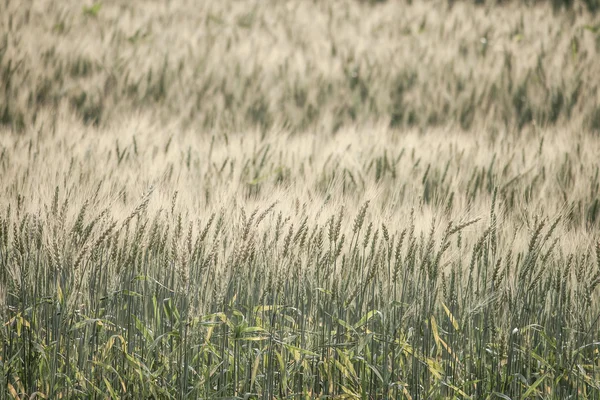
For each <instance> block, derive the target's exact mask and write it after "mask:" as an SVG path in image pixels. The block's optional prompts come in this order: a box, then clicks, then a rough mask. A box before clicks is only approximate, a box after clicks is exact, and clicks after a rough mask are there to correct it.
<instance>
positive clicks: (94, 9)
mask: <svg viewBox="0 0 600 400" xmlns="http://www.w3.org/2000/svg"><path fill="white" fill-rule="evenodd" d="M101 8H102V3H100V2H97V3H94V4H92V5H91V6H90V7H83V15H85V16H87V17H94V18H96V17H97V16H98V13H99V12H100V9H101Z"/></svg>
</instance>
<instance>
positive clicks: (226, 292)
mask: <svg viewBox="0 0 600 400" xmlns="http://www.w3.org/2000/svg"><path fill="white" fill-rule="evenodd" d="M145 120H146V119H144V118H141V117H137V118H136V119H134V120H133V121H132V122H131V124H132V125H125V126H120V127H118V128H114V129H112V130H103V131H100V132H98V131H97V130H96V129H94V128H91V127H84V126H82V125H81V124H79V123H77V122H71V123H69V122H67V121H66V120H63V122H62V123H61V124H59V125H58V126H57V127H56V132H57V133H56V134H54V135H49V134H43V133H42V134H39V133H38V131H37V130H35V129H32V130H31V132H30V133H28V134H26V135H25V136H22V137H17V136H4V137H3V147H2V149H3V150H2V152H1V153H2V156H1V165H2V174H3V177H4V178H3V179H2V181H1V182H2V183H1V184H0V185H1V186H2V187H1V189H2V190H3V191H4V192H5V193H6V194H7V195H6V196H5V197H3V201H2V208H1V212H0V214H1V215H2V217H1V219H0V226H1V229H0V232H1V234H0V265H1V269H0V271H2V272H1V275H0V279H1V280H0V289H1V290H0V295H1V296H2V304H4V306H3V307H2V309H1V313H2V314H1V315H2V320H3V321H4V324H3V325H2V328H1V330H0V332H1V335H0V338H1V340H2V344H3V349H2V353H1V354H2V355H1V361H2V364H1V365H2V372H3V379H2V381H1V383H0V385H1V388H0V392H2V393H5V396H7V397H9V398H10V397H19V398H25V397H30V396H32V395H34V394H36V395H38V396H41V397H44V396H45V397H47V398H61V397H62V398H89V397H92V398H94V397H95V398H105V397H111V398H152V397H153V398H314V397H323V398H342V397H347V398H413V399H416V398H444V397H458V398H463V397H471V398H486V397H489V396H492V398H493V397H494V395H495V396H496V397H501V398H507V397H510V398H528V397H541V398H556V399H559V398H561V399H562V398H568V397H573V398H575V397H578V398H592V399H594V398H598V395H599V393H600V383H599V382H600V355H599V354H598V347H599V343H598V338H599V337H600V336H599V332H600V326H599V316H600V308H599V306H598V304H600V302H599V301H598V300H599V298H598V293H599V291H598V284H599V283H600V247H599V246H600V244H599V242H598V240H599V237H598V234H597V232H598V223H599V220H598V217H597V213H596V212H595V211H593V210H594V209H595V208H597V207H596V206H597V201H598V200H597V198H598V197H597V196H598V192H597V191H598V182H597V180H598V175H597V171H598V164H597V159H596V158H595V155H596V154H598V153H597V152H598V146H599V143H598V140H597V139H592V138H590V137H589V136H587V135H581V136H579V137H577V136H575V135H572V134H565V133H563V132H561V131H558V132H550V131H548V132H546V133H545V135H544V140H543V141H542V140H540V137H536V136H535V135H534V134H532V135H530V136H527V137H523V136H521V137H520V136H517V135H511V134H508V133H505V134H501V135H500V136H498V135H497V134H496V135H489V136H485V135H481V136H479V140H478V141H477V143H475V142H474V141H472V140H467V139H470V136H469V135H465V134H460V133H456V132H455V133H449V132H445V131H438V132H436V131H432V132H430V133H429V134H428V136H427V139H428V140H423V139H424V136H421V135H419V134H418V133H410V132H407V133H403V134H399V133H390V132H389V131H387V130H386V129H385V128H382V127H372V128H370V129H368V130H364V131H351V130H348V131H345V132H344V134H343V135H341V136H335V137H330V136H327V135H308V134H305V135H298V136H289V137H286V136H284V135H281V134H276V133H273V134H267V135H264V134H259V133H257V134H248V133H246V134H239V135H238V134H228V135H215V136H213V137H212V138H211V137H207V136H205V135H201V136H199V135H196V134H194V133H188V134H177V135H175V136H174V137H172V138H165V137H164V136H163V133H162V132H163V131H162V129H160V128H157V127H152V126H149V125H145V124H144V123H143V121H145ZM135 126H137V128H138V129H139V130H140V131H143V132H144V134H143V135H140V136H138V135H135V134H133V132H135V131H136V129H135ZM69 132H81V133H75V134H72V133H69ZM371 138H378V141H373V140H370V139H371ZM366 143H369V144H368V145H367V146H365V144H366ZM392 143H394V144H395V145H394V146H392ZM340 148H341V149H344V151H343V152H341V151H340V150H338V149H340ZM61 149H69V150H68V151H69V157H62V158H56V155H57V154H60V151H61ZM490 160H491V161H490ZM150 165H152V168H147V167H148V166H150ZM574 171H578V172H577V173H574ZM594 171H596V172H594ZM594 176H595V178H593V179H592V178H590V177H594Z"/></svg>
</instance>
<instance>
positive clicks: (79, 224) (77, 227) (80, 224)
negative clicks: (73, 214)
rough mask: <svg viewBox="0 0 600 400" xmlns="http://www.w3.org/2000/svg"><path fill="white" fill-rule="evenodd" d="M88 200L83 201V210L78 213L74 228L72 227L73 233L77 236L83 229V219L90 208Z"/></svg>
mask: <svg viewBox="0 0 600 400" xmlns="http://www.w3.org/2000/svg"><path fill="white" fill-rule="evenodd" d="M88 204H89V203H88V200H86V201H85V202H84V203H83V206H82V207H81V210H79V214H77V218H76V219H75V223H74V224H73V228H71V235H72V236H73V237H75V236H76V235H78V234H81V233H82V230H83V219H84V218H85V213H86V211H87V208H88Z"/></svg>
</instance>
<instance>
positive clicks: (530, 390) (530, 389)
mask: <svg viewBox="0 0 600 400" xmlns="http://www.w3.org/2000/svg"><path fill="white" fill-rule="evenodd" d="M547 377H548V374H544V375H542V376H540V377H539V378H538V380H537V381H535V382H534V383H533V385H531V386H529V388H528V389H527V391H525V393H523V398H524V399H526V398H527V397H529V396H530V395H531V394H533V391H534V390H535V389H536V388H537V387H538V386H539V385H540V383H542V382H543V381H544V379H546V378H547Z"/></svg>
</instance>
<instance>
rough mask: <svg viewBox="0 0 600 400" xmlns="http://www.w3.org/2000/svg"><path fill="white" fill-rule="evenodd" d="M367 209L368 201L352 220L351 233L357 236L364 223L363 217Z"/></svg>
mask: <svg viewBox="0 0 600 400" xmlns="http://www.w3.org/2000/svg"><path fill="white" fill-rule="evenodd" d="M368 208H369V200H367V201H365V203H364V204H363V205H362V207H361V208H360V211H359V212H358V215H357V216H356V218H354V225H353V226H352V233H353V234H355V235H356V234H357V233H358V232H359V231H360V229H361V228H362V226H363V222H364V221H365V215H367V209H368Z"/></svg>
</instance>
